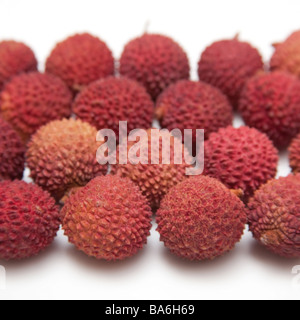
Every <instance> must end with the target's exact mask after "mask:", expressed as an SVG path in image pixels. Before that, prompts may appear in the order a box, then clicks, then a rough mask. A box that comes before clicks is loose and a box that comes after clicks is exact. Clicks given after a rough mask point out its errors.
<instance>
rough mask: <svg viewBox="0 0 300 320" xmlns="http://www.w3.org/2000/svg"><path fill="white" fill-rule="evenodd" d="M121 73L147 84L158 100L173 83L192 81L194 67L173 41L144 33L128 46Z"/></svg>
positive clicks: (121, 64)
mask: <svg viewBox="0 0 300 320" xmlns="http://www.w3.org/2000/svg"><path fill="white" fill-rule="evenodd" d="M120 72H121V74H122V75H123V76H126V77H128V78H131V79H134V80H137V81H138V82H140V83H141V84H143V85H144V86H145V88H146V89H147V91H148V92H149V93H150V95H151V96H152V98H153V99H156V98H157V97H158V95H159V94H160V93H161V92H162V91H163V90H164V89H165V88H167V87H168V86H169V85H170V84H172V83H175V82H177V81H178V80H181V79H189V76H190V66H189V61H188V57H187V55H186V53H185V52H184V51H183V49H182V48H181V47H180V46H179V44H177V43H176V42H174V41H173V40H172V39H171V38H169V37H166V36H162V35H158V34H144V35H143V36H142V37H139V38H136V39H134V40H132V41H131V42H129V43H128V44H127V45H126V47H125V49H124V52H123V54H122V57H121V60H120Z"/></svg>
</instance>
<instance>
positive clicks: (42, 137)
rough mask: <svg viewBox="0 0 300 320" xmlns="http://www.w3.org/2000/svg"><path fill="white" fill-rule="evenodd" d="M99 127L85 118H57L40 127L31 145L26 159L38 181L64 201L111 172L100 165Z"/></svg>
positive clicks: (32, 175) (36, 181) (32, 174)
mask: <svg viewBox="0 0 300 320" xmlns="http://www.w3.org/2000/svg"><path fill="white" fill-rule="evenodd" d="M96 137H97V130H96V129H95V128H94V127H92V126H91V125H90V124H88V123H85V122H82V121H81V120H74V119H69V120H66V119H64V120H57V121H52V122H50V123H49V124H47V125H46V126H44V127H42V128H40V129H39V130H38V131H37V133H36V134H35V135H34V136H33V137H32V139H31V141H30V142H29V144H28V150H27V153H26V161H27V164H28V167H29V169H30V170H31V177H32V178H33V180H34V181H35V183H36V184H37V185H39V186H41V187H42V188H43V189H45V190H47V191H48V192H49V193H51V195H52V196H53V197H55V199H56V200H61V199H62V198H63V197H64V196H65V194H66V193H67V192H68V191H70V190H71V189H72V188H77V187H82V186H85V185H86V184H87V183H88V182H89V181H90V180H92V179H93V178H95V177H96V176H98V175H103V174H105V173H106V172H107V166H102V165H100V164H98V162H97V159H96V154H97V149H98V148H99V147H100V145H101V144H102V143H100V142H96Z"/></svg>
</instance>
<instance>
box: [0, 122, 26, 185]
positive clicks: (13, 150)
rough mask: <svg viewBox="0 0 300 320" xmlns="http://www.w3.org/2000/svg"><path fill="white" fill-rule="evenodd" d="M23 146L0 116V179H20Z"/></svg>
mask: <svg viewBox="0 0 300 320" xmlns="http://www.w3.org/2000/svg"><path fill="white" fill-rule="evenodd" d="M24 154H25V146H24V145H23V143H22V142H21V139H20V137H19V136H18V134H17V133H16V131H15V130H14V129H13V128H12V127H11V126H10V125H9V124H8V123H7V122H5V121H4V120H3V119H1V118H0V181H2V180H14V179H22V177H23V171H24V162H25V156H24Z"/></svg>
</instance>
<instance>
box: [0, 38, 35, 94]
mask: <svg viewBox="0 0 300 320" xmlns="http://www.w3.org/2000/svg"><path fill="white" fill-rule="evenodd" d="M32 71H37V60H36V57H35V55H34V53H33V51H32V50H31V49H30V48H29V47H28V46H26V45H25V44H24V43H21V42H16V41H2V42H0V91H1V90H2V89H3V87H4V85H5V83H6V82H8V81H9V80H10V79H11V78H12V77H14V76H16V75H18V74H20V73H27V72H32Z"/></svg>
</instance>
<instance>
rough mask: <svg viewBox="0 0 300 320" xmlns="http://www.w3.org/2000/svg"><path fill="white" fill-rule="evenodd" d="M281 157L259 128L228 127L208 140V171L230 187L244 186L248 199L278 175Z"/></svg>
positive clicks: (206, 167) (245, 196)
mask: <svg viewBox="0 0 300 320" xmlns="http://www.w3.org/2000/svg"><path fill="white" fill-rule="evenodd" d="M278 161H279V157H278V151H277V150H276V148H275V147H274V145H273V143H272V141H270V139H269V138H268V137H267V136H266V135H265V134H263V133H261V132H259V131H257V130H256V129H251V128H248V127H240V128H238V129H236V128H233V127H228V128H225V129H220V130H219V131H218V132H217V133H212V134H211V136H210V138H209V139H208V141H207V142H206V143H205V161H204V163H205V169H204V174H205V175H208V176H210V177H213V178H216V179H218V180H220V181H221V182H222V183H224V184H225V186H227V187H228V188H229V189H234V190H242V191H243V193H244V200H245V201H247V200H248V199H249V197H251V196H252V195H253V193H254V192H255V191H256V190H257V189H258V188H259V187H260V186H261V185H263V184H264V183H266V182H267V181H269V180H270V179H273V178H275V176H276V173H277V165H278Z"/></svg>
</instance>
